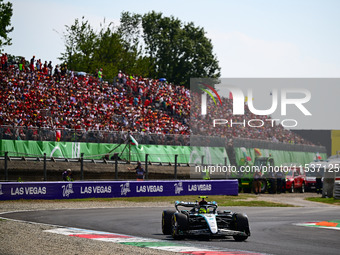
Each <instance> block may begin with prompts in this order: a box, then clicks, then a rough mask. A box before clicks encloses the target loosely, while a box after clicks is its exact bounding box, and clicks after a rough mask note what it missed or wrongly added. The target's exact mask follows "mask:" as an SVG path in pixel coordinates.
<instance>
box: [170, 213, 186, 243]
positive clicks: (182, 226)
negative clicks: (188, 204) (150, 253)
mask: <svg viewBox="0 0 340 255" xmlns="http://www.w3.org/2000/svg"><path fill="white" fill-rule="evenodd" d="M187 228H188V217H187V216H186V215H184V214H179V213H175V214H174V215H173V216H172V231H171V235H172V237H173V239H175V240H181V239H184V237H185V236H184V235H183V231H185V230H187Z"/></svg>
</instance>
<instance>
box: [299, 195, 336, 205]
mask: <svg viewBox="0 0 340 255" xmlns="http://www.w3.org/2000/svg"><path fill="white" fill-rule="evenodd" d="M305 199H306V200H308V201H312V202H319V203H325V204H332V205H340V200H339V199H334V198H322V197H306V198H305Z"/></svg>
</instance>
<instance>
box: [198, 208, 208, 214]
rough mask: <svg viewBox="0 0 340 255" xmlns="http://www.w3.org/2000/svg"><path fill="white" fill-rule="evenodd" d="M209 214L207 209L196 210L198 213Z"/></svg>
mask: <svg viewBox="0 0 340 255" xmlns="http://www.w3.org/2000/svg"><path fill="white" fill-rule="evenodd" d="M208 212H209V209H208V208H204V207H201V208H200V209H199V210H198V213H208Z"/></svg>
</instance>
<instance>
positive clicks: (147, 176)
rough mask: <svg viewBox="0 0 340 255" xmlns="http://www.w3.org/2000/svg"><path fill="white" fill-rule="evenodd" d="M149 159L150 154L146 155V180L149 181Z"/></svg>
mask: <svg viewBox="0 0 340 255" xmlns="http://www.w3.org/2000/svg"><path fill="white" fill-rule="evenodd" d="M148 157H149V154H145V179H146V180H148V179H149V171H148Z"/></svg>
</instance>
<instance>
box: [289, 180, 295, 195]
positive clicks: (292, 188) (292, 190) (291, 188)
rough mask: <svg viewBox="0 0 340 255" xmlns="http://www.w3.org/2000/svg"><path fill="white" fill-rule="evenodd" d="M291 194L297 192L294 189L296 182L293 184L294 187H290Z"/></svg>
mask: <svg viewBox="0 0 340 255" xmlns="http://www.w3.org/2000/svg"><path fill="white" fill-rule="evenodd" d="M289 192H290V193H294V192H295V187H294V182H292V186H290V190H289Z"/></svg>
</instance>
